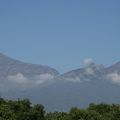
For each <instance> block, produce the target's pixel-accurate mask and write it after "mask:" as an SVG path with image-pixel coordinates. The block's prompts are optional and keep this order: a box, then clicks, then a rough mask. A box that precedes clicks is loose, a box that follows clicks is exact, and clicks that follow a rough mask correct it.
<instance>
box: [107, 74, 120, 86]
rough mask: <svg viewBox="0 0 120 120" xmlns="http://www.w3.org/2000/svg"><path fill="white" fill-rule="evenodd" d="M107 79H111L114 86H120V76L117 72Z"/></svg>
mask: <svg viewBox="0 0 120 120" xmlns="http://www.w3.org/2000/svg"><path fill="white" fill-rule="evenodd" d="M107 79H110V80H111V81H112V83H114V84H117V85H120V74H118V73H117V72H115V73H110V74H108V75H107Z"/></svg>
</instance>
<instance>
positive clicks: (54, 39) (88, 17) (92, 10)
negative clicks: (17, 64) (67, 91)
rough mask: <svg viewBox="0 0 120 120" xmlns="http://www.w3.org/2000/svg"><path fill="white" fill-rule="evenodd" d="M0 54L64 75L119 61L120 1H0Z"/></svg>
mask: <svg viewBox="0 0 120 120" xmlns="http://www.w3.org/2000/svg"><path fill="white" fill-rule="evenodd" d="M0 52H1V53H3V54H5V55H8V56H10V57H12V58H15V59H19V60H22V61H24V62H29V63H34V64H43V65H48V66H51V67H53V68H55V69H57V70H58V71H59V72H61V73H63V72H66V71H69V70H72V69H76V68H80V67H83V60H84V59H86V58H89V59H93V60H94V61H95V62H96V63H98V64H104V65H105V66H110V65H112V64H114V63H116V62H118V61H120V0H74V1H73V0H0Z"/></svg>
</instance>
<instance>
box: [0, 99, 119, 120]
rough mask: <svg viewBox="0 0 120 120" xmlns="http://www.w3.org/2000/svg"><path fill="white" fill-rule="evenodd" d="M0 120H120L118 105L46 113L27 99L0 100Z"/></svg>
mask: <svg viewBox="0 0 120 120" xmlns="http://www.w3.org/2000/svg"><path fill="white" fill-rule="evenodd" d="M0 120H120V105H118V104H111V105H108V104H104V103H101V104H98V105H96V104H90V105H89V107H88V108H87V109H80V108H77V107H73V108H71V109H70V110H69V111H68V112H49V113H48V112H46V111H45V109H44V106H43V105H41V104H37V105H32V104H31V102H30V101H29V99H24V100H20V99H18V100H15V101H12V100H5V99H3V98H0Z"/></svg>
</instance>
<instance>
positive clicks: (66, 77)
mask: <svg viewBox="0 0 120 120" xmlns="http://www.w3.org/2000/svg"><path fill="white" fill-rule="evenodd" d="M119 91H120V62H118V63H116V64H114V65H112V66H109V67H105V66H103V65H98V64H95V63H94V62H91V63H89V64H86V65H85V67H84V68H79V69H76V70H71V71H69V72H67V73H64V74H59V72H57V70H55V69H53V68H51V67H48V66H43V65H36V64H30V63H24V62H21V61H19V60H14V59H12V58H10V57H7V56H5V55H3V54H0V95H1V96H2V97H5V98H8V99H17V98H29V99H31V100H32V102H33V103H41V104H43V105H44V106H45V108H46V109H47V110H48V111H55V110H58V111H64V110H68V109H70V108H71V107H73V106H80V107H82V108H84V107H87V106H88V104H90V103H93V102H94V103H100V102H105V103H120V94H119Z"/></svg>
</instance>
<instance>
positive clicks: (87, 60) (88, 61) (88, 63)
mask: <svg viewBox="0 0 120 120" xmlns="http://www.w3.org/2000/svg"><path fill="white" fill-rule="evenodd" d="M83 63H84V65H85V66H89V65H91V64H93V63H94V62H93V59H92V58H86V59H85V60H84V61H83Z"/></svg>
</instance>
